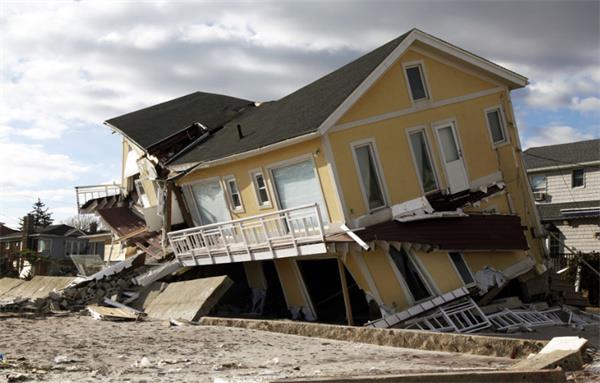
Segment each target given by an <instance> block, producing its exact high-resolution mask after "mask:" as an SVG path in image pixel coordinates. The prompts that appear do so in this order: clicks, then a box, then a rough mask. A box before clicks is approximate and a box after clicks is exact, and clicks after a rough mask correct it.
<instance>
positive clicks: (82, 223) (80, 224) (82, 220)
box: [62, 214, 100, 231]
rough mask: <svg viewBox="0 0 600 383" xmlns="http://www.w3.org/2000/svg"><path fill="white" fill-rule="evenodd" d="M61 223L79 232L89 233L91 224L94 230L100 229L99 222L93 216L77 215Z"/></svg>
mask: <svg viewBox="0 0 600 383" xmlns="http://www.w3.org/2000/svg"><path fill="white" fill-rule="evenodd" d="M62 223H64V224H65V225H69V226H73V227H74V228H77V229H79V230H83V231H89V230H90V227H91V226H92V224H94V223H95V224H96V228H99V227H100V220H99V219H98V218H97V217H96V216H95V215H93V214H77V215H74V216H72V217H69V218H65V219H64V220H63V221H62Z"/></svg>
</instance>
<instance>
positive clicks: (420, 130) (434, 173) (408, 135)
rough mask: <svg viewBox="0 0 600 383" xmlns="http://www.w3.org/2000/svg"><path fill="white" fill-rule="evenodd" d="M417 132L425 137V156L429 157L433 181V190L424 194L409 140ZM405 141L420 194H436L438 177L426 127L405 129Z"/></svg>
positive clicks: (415, 157)
mask: <svg viewBox="0 0 600 383" xmlns="http://www.w3.org/2000/svg"><path fill="white" fill-rule="evenodd" d="M417 132H423V136H424V137H425V148H426V150H427V154H428V155H429V161H431V168H432V169H433V178H434V179H435V189H434V190H430V191H428V192H425V188H424V186H423V180H422V179H421V173H420V172H419V165H418V162H417V156H416V155H415V151H414V149H413V146H412V141H411V140H410V136H411V134H413V133H417ZM406 140H407V142H408V146H409V147H410V154H411V157H412V160H413V165H414V169H415V172H416V173H417V179H418V180H419V187H420V188H421V193H423V195H427V194H432V193H436V192H438V191H439V190H440V177H439V173H438V169H437V164H436V159H435V158H434V157H433V151H432V150H431V145H430V144H429V137H428V135H427V125H420V126H415V127H413V128H409V129H406Z"/></svg>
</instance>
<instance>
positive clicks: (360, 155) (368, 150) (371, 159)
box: [354, 143, 386, 211]
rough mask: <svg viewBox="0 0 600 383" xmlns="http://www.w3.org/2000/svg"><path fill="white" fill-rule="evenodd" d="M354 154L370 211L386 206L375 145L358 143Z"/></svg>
mask: <svg viewBox="0 0 600 383" xmlns="http://www.w3.org/2000/svg"><path fill="white" fill-rule="evenodd" d="M354 154H355V158H356V162H357V166H358V170H359V173H360V174H359V176H360V180H361V186H362V190H363V193H364V194H365V198H366V200H367V203H368V209H369V211H372V210H375V209H377V208H380V207H383V206H386V201H385V197H384V194H383V188H382V185H381V177H380V174H379V172H378V170H377V162H376V159H375V152H374V150H373V145H372V144H371V143H366V144H362V145H357V146H355V147H354Z"/></svg>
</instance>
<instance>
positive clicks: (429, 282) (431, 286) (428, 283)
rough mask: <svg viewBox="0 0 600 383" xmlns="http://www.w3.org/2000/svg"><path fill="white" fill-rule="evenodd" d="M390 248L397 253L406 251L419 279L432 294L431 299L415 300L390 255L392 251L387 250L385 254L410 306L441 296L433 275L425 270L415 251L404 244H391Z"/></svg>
mask: <svg viewBox="0 0 600 383" xmlns="http://www.w3.org/2000/svg"><path fill="white" fill-rule="evenodd" d="M389 247H390V248H391V247H393V248H394V249H396V250H397V251H401V250H402V249H403V250H404V252H405V253H406V256H407V257H408V259H409V261H410V262H412V263H413V265H414V266H415V269H416V270H417V273H418V274H419V277H420V278H421V280H422V281H423V283H424V284H425V287H426V288H427V289H428V290H429V293H430V296H429V297H427V298H423V299H420V300H418V301H417V300H415V297H414V295H413V293H412V291H410V287H409V286H408V282H406V279H404V276H403V275H402V273H401V272H400V270H399V269H398V266H396V262H394V259H393V258H392V256H391V254H390V249H389V248H387V249H385V254H386V256H387V258H388V262H389V263H390V265H391V266H392V271H393V272H394V275H395V276H396V280H398V283H400V286H402V289H404V296H405V297H406V298H407V300H408V303H409V304H410V305H415V304H419V303H421V302H425V301H428V300H430V299H432V298H434V297H435V296H437V295H440V290H439V288H438V287H437V285H436V284H435V282H434V280H433V278H432V277H431V275H430V274H429V272H428V271H427V268H425V266H424V265H423V263H422V262H421V260H420V259H419V257H418V256H416V255H415V254H414V253H413V251H412V250H411V249H410V248H409V246H407V245H405V244H403V243H390V244H389Z"/></svg>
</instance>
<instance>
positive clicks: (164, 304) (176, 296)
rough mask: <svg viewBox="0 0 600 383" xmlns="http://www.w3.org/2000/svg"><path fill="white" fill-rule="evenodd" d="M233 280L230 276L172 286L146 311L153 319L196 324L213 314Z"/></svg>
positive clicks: (177, 283)
mask: <svg viewBox="0 0 600 383" xmlns="http://www.w3.org/2000/svg"><path fill="white" fill-rule="evenodd" d="M232 284H233V281H232V280H231V279H229V278H228V277H227V276H219V277H211V278H200V279H193V280H190V281H183V282H175V283H169V284H168V286H167V288H166V289H165V290H164V291H163V292H162V293H160V294H159V295H158V296H157V297H156V298H155V299H154V300H153V301H152V302H151V303H150V305H148V307H147V308H146V313H147V314H148V316H149V317H151V318H156V319H162V320H170V319H171V318H180V319H185V320H188V321H197V320H198V319H199V318H200V317H201V316H204V315H206V314H208V313H209V312H210V310H211V309H212V308H213V306H214V305H215V304H216V303H217V302H218V301H219V299H221V297H222V296H223V294H225V292H226V291H227V290H228V289H229V287H231V285H232Z"/></svg>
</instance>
